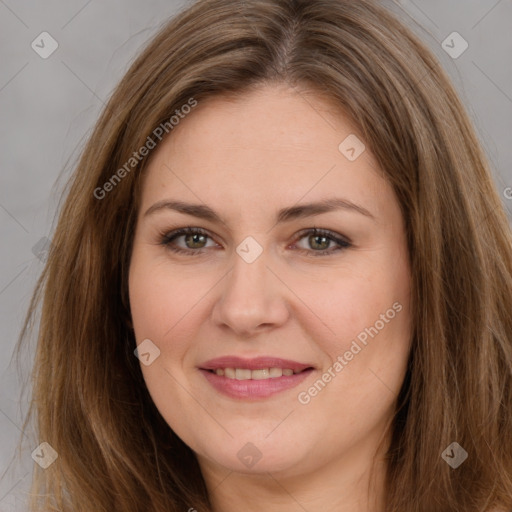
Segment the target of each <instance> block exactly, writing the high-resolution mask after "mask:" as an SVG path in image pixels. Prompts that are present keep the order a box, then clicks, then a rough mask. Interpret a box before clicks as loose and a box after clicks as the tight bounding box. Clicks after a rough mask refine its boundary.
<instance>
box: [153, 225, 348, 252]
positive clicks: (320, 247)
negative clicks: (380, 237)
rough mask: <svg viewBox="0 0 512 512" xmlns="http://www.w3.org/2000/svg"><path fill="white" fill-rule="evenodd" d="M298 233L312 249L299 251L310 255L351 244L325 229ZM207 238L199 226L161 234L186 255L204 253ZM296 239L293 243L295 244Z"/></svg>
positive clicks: (166, 242)
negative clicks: (179, 243)
mask: <svg viewBox="0 0 512 512" xmlns="http://www.w3.org/2000/svg"><path fill="white" fill-rule="evenodd" d="M299 235H300V236H299V237H298V238H297V239H296V240H297V241H300V240H302V239H306V237H307V243H308V245H310V247H312V249H304V248H301V249H299V251H301V252H307V253H308V254H309V255H312V256H325V255H330V254H333V253H335V252H338V251H341V250H343V249H347V248H349V247H351V246H352V244H351V243H350V242H349V241H348V240H347V239H344V238H342V237H341V236H340V235H338V234H336V233H333V232H332V231H329V230H326V229H318V228H313V229H307V230H305V231H302V232H301V233H300V234H299ZM181 237H184V243H185V248H183V247H179V246H177V245H176V240H177V239H179V238H181ZM208 238H211V237H210V236H209V235H208V233H207V232H206V231H205V230H203V229H201V228H193V227H185V228H180V229H177V230H175V231H171V232H170V233H165V234H162V238H161V244H162V245H164V246H165V247H167V248H168V249H169V250H171V251H172V252H175V253H181V254H187V255H188V256H197V255H199V254H203V253H204V251H203V249H205V248H207V246H206V243H207V239H208ZM297 241H296V242H295V243H294V245H295V244H297ZM331 242H334V244H335V245H337V247H334V248H329V246H330V245H331ZM214 245H215V244H214Z"/></svg>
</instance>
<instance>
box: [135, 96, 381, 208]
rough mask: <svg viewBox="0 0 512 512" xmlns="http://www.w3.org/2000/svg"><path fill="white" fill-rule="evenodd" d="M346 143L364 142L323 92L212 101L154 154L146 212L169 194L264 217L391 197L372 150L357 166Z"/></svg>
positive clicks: (184, 121)
mask: <svg viewBox="0 0 512 512" xmlns="http://www.w3.org/2000/svg"><path fill="white" fill-rule="evenodd" d="M354 137H357V138H356V139H354ZM347 138H348V139H347ZM345 140H349V141H352V142H354V141H356V144H357V140H360V141H361V144H362V143H363V141H362V140H361V137H360V136H358V135H357V134H356V129H355V127H354V125H353V124H352V123H351V121H350V120H349V119H348V118H347V117H346V116H344V115H343V113H342V111H341V109H339V108H337V107H336V105H335V104H334V103H333V102H332V101H329V100H328V99H326V98H325V97H322V96H320V95H318V94H316V93H312V92H306V91H299V90H297V89H294V88H289V87H286V86H277V87H274V86H273V87H269V86H265V87H261V88H259V89H256V90H253V91H251V92H249V93H247V94H244V95H242V96H239V97H236V98H234V97H223V96H218V97H213V98H209V99H207V100H205V101H204V102H199V104H198V105H197V106H196V107H195V108H194V109H193V110H192V112H191V113H190V114H189V115H188V116H185V118H184V119H181V120H180V122H179V124H178V125H177V126H176V127H175V128H174V129H173V131H172V132H171V134H170V136H169V137H168V138H166V139H164V140H163V141H162V142H161V143H160V144H159V145H158V146H157V148H156V149H155V150H154V151H155V154H154V155H153V158H152V160H151V162H150V165H149V166H148V169H147V172H146V176H145V180H144V181H145V182H144V185H143V195H142V201H143V205H147V203H148V202H149V201H156V200H159V199H162V198H163V197H164V196H165V195H166V194H168V195H169V194H170V195H172V196H173V197H179V196H180V195H186V196H187V197H188V198H189V199H191V200H194V202H196V203H197V202H198V200H200V201H205V202H208V203H210V202H211V203H214V205H215V207H219V208H220V207H221V206H222V205H225V204H227V203H229V204H233V203H236V204H237V206H238V207H240V208H242V207H244V206H250V207H253V206H254V207H256V208H258V207H259V208H260V209H261V210H264V209H265V208H267V207H270V205H272V204H276V203H283V205H290V204H293V203H297V202H298V201H299V200H300V199H301V197H304V199H305V200H306V199H307V200H308V201H311V200H315V199H322V198H323V197H325V196H327V195H330V196H332V193H333V192H336V191H339V192H340V193H341V194H344V195H351V196H352V197H351V199H353V200H356V199H358V200H360V201H366V202H374V201H375V197H374V196H375V195H380V196H382V195H383V193H384V196H385V192H386V190H385V189H386V187H387V188H388V189H389V186H388V185H387V182H386V181H385V180H384V179H383V177H382V171H381V170H380V169H379V167H378V164H377V162H376V161H375V159H374V158H373V156H372V155H371V153H370V151H369V150H368V149H365V150H364V151H363V152H362V153H361V155H360V156H359V157H358V158H357V159H355V160H352V161H351V160H349V159H348V158H347V156H346V155H345V154H344V153H343V152H342V151H341V150H340V144H342V143H343V142H344V141H345ZM345 145H346V144H345ZM352 145H353V144H352ZM345 149H346V148H345V147H344V145H343V144H342V150H345ZM356 149H360V148H356ZM387 192H389V190H387ZM306 196H307V197H306ZM384 199H385V197H384ZM376 207H377V209H378V208H379V205H378V204H377V205H376Z"/></svg>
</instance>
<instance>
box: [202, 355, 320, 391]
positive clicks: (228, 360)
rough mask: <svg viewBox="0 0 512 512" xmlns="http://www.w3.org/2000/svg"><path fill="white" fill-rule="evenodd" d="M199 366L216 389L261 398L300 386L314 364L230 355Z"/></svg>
mask: <svg viewBox="0 0 512 512" xmlns="http://www.w3.org/2000/svg"><path fill="white" fill-rule="evenodd" d="M199 370H200V372H201V373H202V374H203V375H204V377H205V378H206V380H207V382H208V383H209V384H210V385H211V386H212V387H213V389H214V390H216V391H217V392H219V393H221V394H223V395H225V396H229V397H230V398H236V399H241V400H258V399H262V398H267V397H270V396H271V395H274V394H276V393H280V392H282V391H285V390H288V389H291V388H293V387H295V386H297V385H298V384H299V383H300V382H302V381H303V380H304V379H305V378H306V377H307V376H308V375H310V374H311V373H312V372H313V371H314V370H315V368H314V366H313V365H309V364H303V363H298V362H296V361H291V360H286V359H281V358H274V357H259V358H254V359H241V358H238V357H232V356H228V357H223V358H217V359H214V360H211V361H208V362H206V363H203V364H202V365H201V367H200V368H199Z"/></svg>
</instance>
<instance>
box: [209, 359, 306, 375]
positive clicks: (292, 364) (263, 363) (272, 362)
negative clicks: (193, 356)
mask: <svg viewBox="0 0 512 512" xmlns="http://www.w3.org/2000/svg"><path fill="white" fill-rule="evenodd" d="M312 366H313V365H311V364H304V363H298V362H297V361H291V360H290V359H281V358H280V357H271V356H263V357H255V358H252V359H243V358H241V357H237V356H223V357H217V358H215V359H210V360H209V361H206V362H205V363H202V364H201V365H200V368H201V369H203V370H217V369H218V368H244V369H248V370H261V369H263V368H288V369H291V370H293V371H294V372H300V371H302V370H305V369H306V368H312Z"/></svg>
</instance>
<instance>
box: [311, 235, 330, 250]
mask: <svg viewBox="0 0 512 512" xmlns="http://www.w3.org/2000/svg"><path fill="white" fill-rule="evenodd" d="M312 238H313V240H314V241H315V242H314V244H313V245H315V244H316V240H324V241H325V240H327V238H326V237H325V236H319V235H313V237H312ZM320 244H321V242H320ZM324 245H325V244H324ZM324 248H325V247H324Z"/></svg>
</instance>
